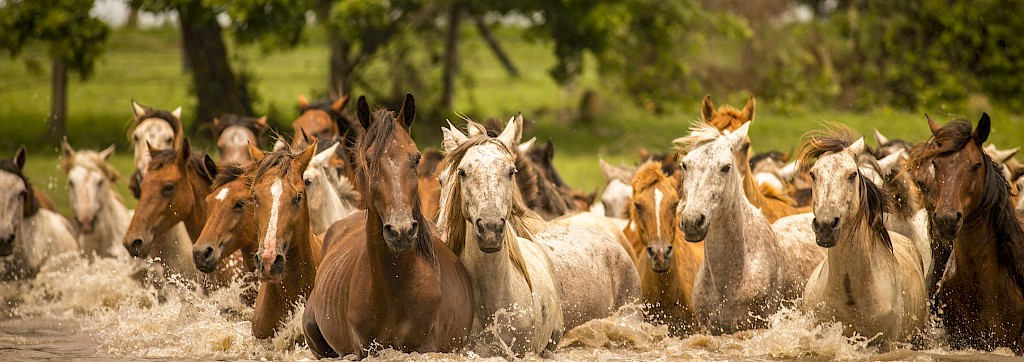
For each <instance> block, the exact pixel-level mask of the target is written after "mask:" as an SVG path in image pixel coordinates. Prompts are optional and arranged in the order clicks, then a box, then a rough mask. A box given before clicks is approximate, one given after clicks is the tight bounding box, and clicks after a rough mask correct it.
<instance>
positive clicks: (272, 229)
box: [263, 179, 284, 262]
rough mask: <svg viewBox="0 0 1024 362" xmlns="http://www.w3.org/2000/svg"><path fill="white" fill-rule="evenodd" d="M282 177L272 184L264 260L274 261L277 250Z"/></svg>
mask: <svg viewBox="0 0 1024 362" xmlns="http://www.w3.org/2000/svg"><path fill="white" fill-rule="evenodd" d="M283 191H284V190H283V186H282V184H281V179H277V181H274V184H273V185H271V186H270V199H271V200H272V201H271V202H270V221H269V222H267V234H266V235H264V236H263V260H264V262H267V261H269V262H273V260H272V259H270V257H271V256H272V255H273V254H272V253H274V252H276V251H277V218H278V215H279V214H280V211H281V193H282V192H283Z"/></svg>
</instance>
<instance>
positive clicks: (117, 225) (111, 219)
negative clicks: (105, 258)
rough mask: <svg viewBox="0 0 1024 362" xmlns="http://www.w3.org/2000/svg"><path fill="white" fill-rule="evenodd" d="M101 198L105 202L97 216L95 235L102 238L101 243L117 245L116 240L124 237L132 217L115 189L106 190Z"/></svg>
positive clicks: (102, 202) (101, 202)
mask: <svg viewBox="0 0 1024 362" xmlns="http://www.w3.org/2000/svg"><path fill="white" fill-rule="evenodd" d="M100 197H103V198H104V200H102V201H100V208H99V211H98V212H97V214H96V231H95V232H93V235H94V236H95V237H98V238H101V239H100V240H99V241H100V242H102V243H104V244H110V243H116V241H115V240H119V239H120V238H121V237H123V236H124V233H125V231H126V230H127V229H128V224H129V223H130V222H131V220H132V218H131V215H129V213H128V208H127V207H125V206H124V203H123V202H121V198H120V197H118V195H117V192H116V191H114V189H112V188H109V187H108V188H106V191H105V192H104V193H103V195H102V196H100ZM83 236H84V235H83ZM86 237H88V236H86Z"/></svg>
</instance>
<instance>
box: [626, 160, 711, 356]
mask: <svg viewBox="0 0 1024 362" xmlns="http://www.w3.org/2000/svg"><path fill="white" fill-rule="evenodd" d="M678 175H679V173H678V172H677V173H676V176H673V177H667V176H665V173H664V172H662V170H661V164H660V163H658V162H652V161H648V162H646V163H644V164H643V165H641V166H640V168H639V169H638V170H637V171H636V176H634V177H633V181H632V189H633V196H632V199H633V203H632V204H631V205H629V223H630V225H629V229H632V230H635V231H634V232H632V233H630V234H632V236H633V237H634V240H631V242H632V243H633V248H634V250H635V251H636V254H637V255H638V256H639V258H638V260H637V265H636V267H637V271H639V272H640V287H641V290H642V295H643V302H644V304H645V306H646V307H647V315H648V316H649V318H650V319H651V320H654V321H658V322H662V323H665V324H667V325H668V326H669V331H671V332H672V334H674V335H677V336H681V335H685V334H688V333H689V332H690V331H692V330H693V329H694V328H695V327H696V326H697V320H696V318H694V315H693V299H692V296H693V281H694V278H696V276H697V270H698V269H699V268H700V265H701V263H703V262H704V243H703V242H697V243H690V242H687V241H686V239H685V238H684V237H683V233H682V232H681V231H679V230H678V228H677V227H676V225H678V223H679V217H678V215H677V214H676V207H677V206H678V204H679V202H680V201H681V200H680V197H679V193H678V192H677V190H676V188H677V186H678V184H679V178H678Z"/></svg>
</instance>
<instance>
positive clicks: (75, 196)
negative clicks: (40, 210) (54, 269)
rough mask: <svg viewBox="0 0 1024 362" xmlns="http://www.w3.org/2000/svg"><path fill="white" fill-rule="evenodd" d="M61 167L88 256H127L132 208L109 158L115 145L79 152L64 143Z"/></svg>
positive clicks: (80, 237)
mask: <svg viewBox="0 0 1024 362" xmlns="http://www.w3.org/2000/svg"><path fill="white" fill-rule="evenodd" d="M62 149H63V151H62V158H61V163H60V169H61V170H62V171H63V172H64V174H65V175H67V179H68V193H69V194H70V201H71V209H72V210H73V211H74V212H75V224H76V225H77V226H78V245H79V247H80V248H82V251H83V252H85V254H86V256H89V257H91V256H92V255H94V254H95V255H98V256H100V257H107V258H127V257H128V251H127V250H126V249H125V248H124V246H123V245H122V244H121V239H123V238H124V232H125V230H127V229H128V223H129V222H131V220H132V211H131V210H129V209H128V208H127V207H125V206H124V202H123V201H122V200H121V195H119V194H118V193H117V191H116V190H115V189H114V185H116V184H117V182H118V181H119V180H120V179H121V175H120V174H118V173H117V170H116V169H114V167H113V166H111V165H110V164H109V163H107V161H108V160H109V159H110V156H111V155H113V154H114V145H111V146H110V147H108V148H107V149H105V150H103V151H100V152H96V151H91V150H82V151H75V149H74V148H72V147H71V145H70V144H68V143H67V142H64V143H63V145H62Z"/></svg>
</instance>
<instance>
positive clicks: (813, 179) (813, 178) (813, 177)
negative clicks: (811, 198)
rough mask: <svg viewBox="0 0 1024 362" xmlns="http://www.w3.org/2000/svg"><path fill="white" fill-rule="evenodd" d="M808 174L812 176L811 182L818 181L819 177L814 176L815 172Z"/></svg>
mask: <svg viewBox="0 0 1024 362" xmlns="http://www.w3.org/2000/svg"><path fill="white" fill-rule="evenodd" d="M807 174H808V175H810V176H811V181H817V180H818V177H817V176H814V172H808V173H807Z"/></svg>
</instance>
